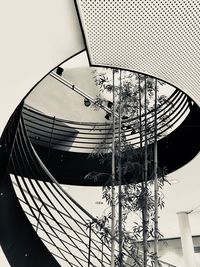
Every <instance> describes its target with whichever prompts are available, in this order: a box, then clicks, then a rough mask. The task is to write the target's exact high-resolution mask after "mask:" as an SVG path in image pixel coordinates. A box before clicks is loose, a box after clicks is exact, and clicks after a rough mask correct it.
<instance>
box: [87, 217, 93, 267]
mask: <svg viewBox="0 0 200 267" xmlns="http://www.w3.org/2000/svg"><path fill="white" fill-rule="evenodd" d="M92 223H93V222H90V223H89V246H88V267H90V255H91V235H92Z"/></svg>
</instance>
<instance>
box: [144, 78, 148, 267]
mask: <svg viewBox="0 0 200 267" xmlns="http://www.w3.org/2000/svg"><path fill="white" fill-rule="evenodd" d="M144 89H145V98H144V117H145V126H144V132H145V145H144V207H143V208H144V217H143V223H144V224H143V251H144V267H146V266H147V252H148V244H147V237H148V221H147V218H148V208H147V193H148V184H147V181H148V151H147V84H146V76H145V88H144Z"/></svg>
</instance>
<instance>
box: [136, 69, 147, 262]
mask: <svg viewBox="0 0 200 267" xmlns="http://www.w3.org/2000/svg"><path fill="white" fill-rule="evenodd" d="M138 80H139V84H138V89H139V118H140V151H141V155H140V156H141V159H140V164H141V176H142V183H141V185H142V193H143V194H144V192H145V183H144V168H143V167H144V162H143V149H142V145H143V136H142V96H141V80H140V75H139V74H138ZM143 199H144V196H143ZM145 218H146V212H145V209H142V226H143V243H142V245H143V264H144V262H145V258H146V254H147V251H146V238H145V235H146V233H145ZM144 266H145V265H144Z"/></svg>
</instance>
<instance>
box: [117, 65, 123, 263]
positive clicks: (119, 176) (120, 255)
mask: <svg viewBox="0 0 200 267" xmlns="http://www.w3.org/2000/svg"><path fill="white" fill-rule="evenodd" d="M119 79H120V85H119V126H118V127H119V128H118V139H119V148H118V186H119V189H118V190H119V191H118V202H119V205H118V207H119V225H118V227H119V228H118V231H119V267H122V266H123V254H122V241H123V240H122V239H123V234H122V177H121V124H122V121H121V113H122V112H121V100H122V99H121V91H122V84H121V79H122V77H121V70H120V77H119Z"/></svg>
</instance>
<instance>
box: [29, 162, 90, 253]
mask: <svg viewBox="0 0 200 267" xmlns="http://www.w3.org/2000/svg"><path fill="white" fill-rule="evenodd" d="M33 162H34V163H35V161H33ZM43 193H44V194H45V192H44V191H43ZM36 194H37V195H38V193H37V191H36ZM46 196H47V195H46ZM49 201H50V200H49ZM50 202H51V201H50ZM54 220H55V219H54ZM66 223H67V222H66ZM94 256H95V255H94Z"/></svg>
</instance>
